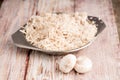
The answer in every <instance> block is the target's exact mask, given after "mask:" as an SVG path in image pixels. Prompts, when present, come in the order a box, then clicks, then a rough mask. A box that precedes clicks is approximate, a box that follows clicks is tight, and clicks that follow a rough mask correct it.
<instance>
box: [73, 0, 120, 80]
mask: <svg viewBox="0 0 120 80" xmlns="http://www.w3.org/2000/svg"><path fill="white" fill-rule="evenodd" d="M78 3H80V4H78ZM90 3H91V4H90ZM75 4H76V7H75V11H83V10H84V11H86V12H87V13H88V14H90V15H93V16H99V17H100V18H102V20H103V21H104V22H105V23H106V26H107V27H106V29H105V30H104V31H103V32H102V34H101V35H100V36H99V37H98V38H97V40H96V41H95V42H94V43H93V44H92V45H91V46H89V47H88V48H86V49H84V50H83V51H81V52H80V53H78V54H77V55H79V54H85V55H87V56H89V57H90V58H91V59H92V61H93V63H94V67H93V70H92V71H91V72H90V73H89V74H86V76H85V77H83V80H84V79H85V80H118V79H120V77H119V75H118V54H119V53H118V51H119V48H118V44H119V38H118V33H117V26H116V24H115V18H114V13H113V8H112V2H111V1H110V0H104V1H101V0H92V1H88V0H85V1H84V0H83V2H81V0H76V2H75ZM86 77H87V78H86ZM93 78H94V79H93Z"/></svg>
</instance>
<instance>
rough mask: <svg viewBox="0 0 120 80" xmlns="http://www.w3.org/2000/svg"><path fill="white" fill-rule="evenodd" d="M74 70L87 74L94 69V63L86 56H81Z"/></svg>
mask: <svg viewBox="0 0 120 80" xmlns="http://www.w3.org/2000/svg"><path fill="white" fill-rule="evenodd" d="M74 69H75V70H76V71H77V72H78V73H86V72H89V71H90V70H91V69H92V61H91V60H90V59H89V58H88V57H86V56H79V57H78V58H77V61H76V64H75V66H74Z"/></svg>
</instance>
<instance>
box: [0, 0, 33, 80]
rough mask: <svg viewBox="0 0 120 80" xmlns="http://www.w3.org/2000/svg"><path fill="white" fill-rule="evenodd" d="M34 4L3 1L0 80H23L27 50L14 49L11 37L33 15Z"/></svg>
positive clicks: (31, 1)
mask: <svg viewBox="0 0 120 80" xmlns="http://www.w3.org/2000/svg"><path fill="white" fill-rule="evenodd" d="M34 3H35V2H34V1H33V0H25V1H22V0H5V1H4V2H3V4H2V6H1V9H0V80H24V77H25V72H26V71H25V68H26V61H27V57H28V56H27V55H28V50H25V49H20V48H17V47H15V46H14V45H13V42H12V39H11V35H12V33H14V32H15V31H16V30H17V29H19V28H20V26H21V25H23V24H24V23H25V22H26V21H27V19H28V18H29V16H31V15H32V14H34V13H33V12H34V10H33V8H34V7H35V6H34ZM31 12H32V13H31Z"/></svg>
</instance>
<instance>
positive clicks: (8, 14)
mask: <svg viewBox="0 0 120 80" xmlns="http://www.w3.org/2000/svg"><path fill="white" fill-rule="evenodd" d="M76 11H77V12H81V11H82V12H83V11H85V12H87V13H88V14H89V15H92V16H97V17H100V18H102V19H103V21H104V22H105V23H106V25H107V27H106V29H105V30H104V31H103V32H102V33H101V34H100V36H99V37H98V38H97V39H96V41H95V42H94V43H93V44H92V45H91V46H89V47H87V48H86V49H83V50H81V51H79V52H78V53H76V54H75V55H76V56H79V55H86V56H88V57H89V58H90V59H91V60H92V61H93V69H92V71H91V72H89V73H86V74H78V73H76V72H75V71H74V70H72V71H71V72H70V73H69V74H64V73H62V72H60V71H59V69H58V64H57V63H58V62H59V59H60V58H61V57H62V56H50V55H46V54H44V53H41V52H38V51H34V50H27V49H22V48H18V47H16V46H14V44H13V42H12V39H11V35H12V34H13V33H14V32H15V31H16V30H18V29H19V28H20V27H21V25H23V24H25V23H26V22H27V20H28V19H29V18H30V16H31V15H36V14H40V13H42V12H66V13H70V12H76ZM0 80H120V47H119V38H118V33H117V27H116V23H115V18H114V12H113V7H112V2H111V0H4V2H3V3H2V6H1V9H0Z"/></svg>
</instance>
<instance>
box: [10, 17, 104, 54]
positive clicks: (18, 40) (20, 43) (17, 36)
mask: <svg viewBox="0 0 120 80" xmlns="http://www.w3.org/2000/svg"><path fill="white" fill-rule="evenodd" d="M88 20H90V21H94V23H95V24H96V27H97V33H96V35H95V38H96V37H97V36H98V34H100V33H101V32H102V31H103V30H104V28H105V27H106V25H105V23H104V22H103V21H102V20H101V19H99V18H97V17H93V16H88ZM95 38H94V39H93V40H92V41H90V42H89V43H87V44H86V45H84V46H82V47H79V48H76V49H72V50H68V51H50V50H43V49H40V48H37V47H35V46H32V45H31V44H30V43H28V42H27V41H26V39H25V35H24V34H23V33H22V32H20V29H19V30H18V31H16V32H15V33H14V34H12V39H13V42H14V44H15V45H16V46H17V47H21V48H26V49H32V50H37V51H41V52H44V53H46V54H52V55H62V54H67V53H74V52H77V51H79V50H81V49H84V48H86V47H87V46H89V45H90V44H91V43H92V42H93V41H94V40H95Z"/></svg>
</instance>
